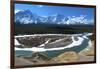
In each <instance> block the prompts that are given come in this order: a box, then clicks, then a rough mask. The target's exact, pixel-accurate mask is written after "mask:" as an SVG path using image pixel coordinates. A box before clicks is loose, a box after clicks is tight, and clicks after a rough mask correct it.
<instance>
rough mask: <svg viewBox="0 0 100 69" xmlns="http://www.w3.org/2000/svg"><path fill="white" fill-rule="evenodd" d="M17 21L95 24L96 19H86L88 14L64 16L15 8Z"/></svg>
mask: <svg viewBox="0 0 100 69" xmlns="http://www.w3.org/2000/svg"><path fill="white" fill-rule="evenodd" d="M15 22H16V23H20V24H32V23H34V24H38V23H49V24H67V25H70V24H93V23H94V20H93V19H91V20H88V19H86V15H80V16H64V15H61V14H55V15H51V16H39V15H37V14H36V13H32V12H31V11H30V10H15Z"/></svg>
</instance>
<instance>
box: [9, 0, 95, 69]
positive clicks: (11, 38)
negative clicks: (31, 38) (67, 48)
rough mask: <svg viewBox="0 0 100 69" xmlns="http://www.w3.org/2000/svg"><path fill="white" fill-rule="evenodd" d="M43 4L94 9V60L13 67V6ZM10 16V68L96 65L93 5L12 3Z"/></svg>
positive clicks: (45, 3) (44, 3)
mask: <svg viewBox="0 0 100 69" xmlns="http://www.w3.org/2000/svg"><path fill="white" fill-rule="evenodd" d="M15 3H18V4H43V5H51V6H70V7H83V8H94V9H95V11H94V15H95V16H94V20H95V21H94V22H95V24H94V25H95V27H94V30H93V32H94V39H95V40H94V45H95V49H94V50H95V58H94V61H88V62H87V61H86V62H85V61H84V62H71V63H55V64H41V65H27V66H15V64H14V63H15V61H14V60H15V59H14V4H15ZM10 14H11V18H10V20H11V24H10V44H11V45H10V46H11V48H10V54H11V55H10V68H11V69H15V68H28V67H43V66H58V65H76V64H91V63H96V6H95V5H80V4H64V3H63V4H62V3H50V2H34V1H12V0H11V2H10Z"/></svg>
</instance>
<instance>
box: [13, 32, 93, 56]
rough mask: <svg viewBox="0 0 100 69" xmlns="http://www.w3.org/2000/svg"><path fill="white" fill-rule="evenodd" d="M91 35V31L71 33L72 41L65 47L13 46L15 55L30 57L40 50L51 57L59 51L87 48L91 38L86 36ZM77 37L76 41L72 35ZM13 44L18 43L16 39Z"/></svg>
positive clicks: (78, 50) (76, 50) (77, 50)
mask: <svg viewBox="0 0 100 69" xmlns="http://www.w3.org/2000/svg"><path fill="white" fill-rule="evenodd" d="M90 35H92V34H91V33H87V34H73V35H72V37H71V38H72V41H73V42H72V43H71V44H69V45H67V46H65V47H59V48H50V49H45V48H37V47H33V48H17V47H15V55H16V56H23V57H31V56H32V54H33V52H41V53H43V54H45V55H47V56H48V57H50V58H52V57H55V56H57V55H59V54H61V53H64V52H66V51H75V52H80V51H82V50H83V49H85V48H87V47H88V46H89V45H90V44H91V43H90V42H91V40H90V39H89V38H88V37H87V36H90ZM76 36H77V38H78V40H77V41H76V40H75V39H74V37H76ZM15 44H18V45H20V44H19V43H18V42H17V41H16V43H15Z"/></svg>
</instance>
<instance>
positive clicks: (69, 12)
mask: <svg viewBox="0 0 100 69" xmlns="http://www.w3.org/2000/svg"><path fill="white" fill-rule="evenodd" d="M15 10H30V11H31V12H33V13H36V14H38V15H40V16H49V15H55V14H61V15H64V16H80V15H86V19H89V20H91V19H94V8H82V7H81V8H79V7H64V6H48V5H35V4H15Z"/></svg>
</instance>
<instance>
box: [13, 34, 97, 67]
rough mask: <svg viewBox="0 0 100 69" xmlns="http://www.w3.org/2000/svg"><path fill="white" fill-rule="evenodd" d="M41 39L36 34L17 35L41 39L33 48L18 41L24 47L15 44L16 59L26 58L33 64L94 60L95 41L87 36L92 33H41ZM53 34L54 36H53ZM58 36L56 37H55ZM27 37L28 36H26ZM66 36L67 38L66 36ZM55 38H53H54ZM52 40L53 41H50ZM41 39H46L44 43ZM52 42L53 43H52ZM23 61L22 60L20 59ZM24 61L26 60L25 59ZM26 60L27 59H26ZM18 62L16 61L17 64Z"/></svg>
mask: <svg viewBox="0 0 100 69" xmlns="http://www.w3.org/2000/svg"><path fill="white" fill-rule="evenodd" d="M40 36H41V37H40V38H41V39H40V40H39V37H37V36H36V35H35V36H34V37H33V36H25V38H23V37H21V36H20V37H18V36H17V37H16V38H20V39H23V40H26V39H27V38H28V40H34V39H37V40H39V42H40V44H39V43H38V42H37V44H38V45H37V46H35V47H34V46H33V47H31V48H29V47H27V46H24V44H21V43H19V42H18V41H17V43H16V44H17V45H19V46H24V47H22V48H20V47H18V46H16V45H15V57H17V59H16V58H15V61H19V60H18V59H20V58H21V59H24V60H28V61H30V62H32V63H33V64H47V63H48V64H49V63H62V62H63V63H70V62H85V61H94V57H95V55H94V45H93V43H94V41H92V42H91V39H89V38H88V37H87V36H91V34H79V35H76V34H73V35H68V36H67V35H66V36H65V34H64V35H61V34H60V35H57V36H56V35H49V36H48V35H46V36H45V35H43V37H42V35H40ZM44 36H45V37H44ZM51 36H52V37H51ZM54 36H56V37H54ZM26 37H27V38H26ZM65 37H66V38H65ZM31 38H32V39H31ZM52 39H53V40H52ZM50 40H52V41H50ZM41 41H44V42H43V43H42V42H41ZM50 44H51V45H50ZM20 62H21V61H20ZM23 62H24V61H23ZM25 62H26V61H25ZM17 64H18V63H17V62H15V65H17Z"/></svg>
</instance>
